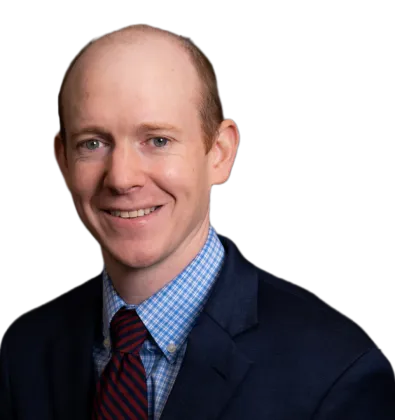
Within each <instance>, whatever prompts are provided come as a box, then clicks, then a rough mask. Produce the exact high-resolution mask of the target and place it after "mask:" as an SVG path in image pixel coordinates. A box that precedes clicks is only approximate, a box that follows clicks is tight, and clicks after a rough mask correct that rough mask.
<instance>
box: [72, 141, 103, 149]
mask: <svg viewBox="0 0 395 420" xmlns="http://www.w3.org/2000/svg"><path fill="white" fill-rule="evenodd" d="M94 143H101V141H100V140H97V139H90V140H85V141H82V142H80V143H78V144H77V148H78V149H81V148H84V149H85V148H86V149H88V150H95V149H97V148H98V147H94V146H93V147H90V146H88V145H89V144H91V145H92V144H94Z"/></svg>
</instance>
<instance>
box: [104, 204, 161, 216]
mask: <svg viewBox="0 0 395 420" xmlns="http://www.w3.org/2000/svg"><path fill="white" fill-rule="evenodd" d="M160 207H162V206H156V207H150V208H147V209H140V210H133V211H121V210H114V211H109V210H105V211H106V213H108V214H111V216H114V217H121V218H122V219H134V218H136V217H143V216H146V215H147V214H150V213H153V212H154V211H155V210H157V209H158V208H160Z"/></svg>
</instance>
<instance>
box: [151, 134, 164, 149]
mask: <svg viewBox="0 0 395 420" xmlns="http://www.w3.org/2000/svg"><path fill="white" fill-rule="evenodd" d="M150 140H154V144H155V145H159V147H157V148H158V149H159V148H163V147H164V146H166V144H167V142H168V141H169V139H167V138H165V137H153V138H152V139H150ZM156 140H160V141H159V142H157V141H156Z"/></svg>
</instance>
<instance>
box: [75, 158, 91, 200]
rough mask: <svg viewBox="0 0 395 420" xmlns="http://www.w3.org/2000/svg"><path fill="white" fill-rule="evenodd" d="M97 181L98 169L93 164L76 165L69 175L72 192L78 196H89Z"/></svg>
mask: <svg viewBox="0 0 395 420" xmlns="http://www.w3.org/2000/svg"><path fill="white" fill-rule="evenodd" d="M97 182H98V171H97V170H95V168H94V165H76V166H75V167H74V168H73V171H72V176H71V188H72V190H73V194H74V195H76V196H79V197H80V198H84V197H89V196H91V195H92V194H93V193H94V191H95V189H96V187H97Z"/></svg>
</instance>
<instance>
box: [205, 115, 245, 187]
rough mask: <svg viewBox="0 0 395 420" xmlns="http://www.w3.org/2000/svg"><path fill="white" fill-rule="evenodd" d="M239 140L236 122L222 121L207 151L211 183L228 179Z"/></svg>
mask: <svg viewBox="0 0 395 420" xmlns="http://www.w3.org/2000/svg"><path fill="white" fill-rule="evenodd" d="M239 140H240V136H239V130H238V129H237V125H236V123H235V122H234V121H233V120H229V119H226V120H224V121H222V123H221V125H220V126H219V129H218V134H217V136H216V139H215V141H214V144H213V147H212V148H211V150H210V152H209V154H210V180H211V185H219V184H223V183H224V182H226V181H227V180H228V178H229V176H230V172H231V170H232V167H233V163H234V160H235V158H236V153H237V149H238V146H239Z"/></svg>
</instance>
